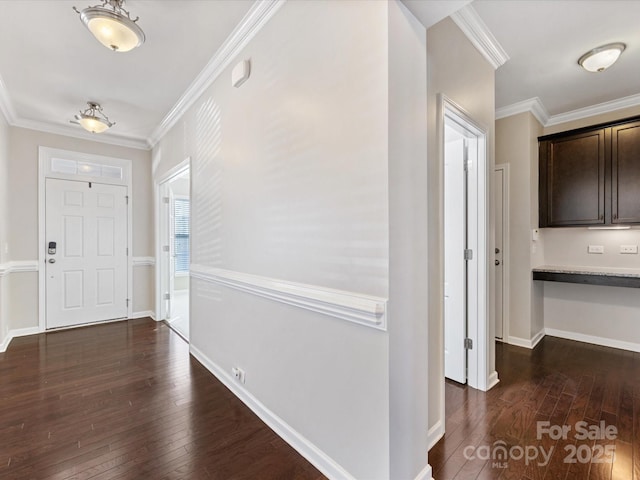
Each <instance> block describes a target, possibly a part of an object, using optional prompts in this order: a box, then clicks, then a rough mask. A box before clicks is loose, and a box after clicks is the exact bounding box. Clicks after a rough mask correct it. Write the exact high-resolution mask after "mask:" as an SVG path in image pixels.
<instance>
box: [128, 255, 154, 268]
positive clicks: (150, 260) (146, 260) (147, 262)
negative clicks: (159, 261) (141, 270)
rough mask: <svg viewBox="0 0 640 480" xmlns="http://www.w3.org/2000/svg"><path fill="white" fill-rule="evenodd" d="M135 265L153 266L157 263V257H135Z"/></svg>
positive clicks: (133, 260)
mask: <svg viewBox="0 0 640 480" xmlns="http://www.w3.org/2000/svg"><path fill="white" fill-rule="evenodd" d="M132 263H133V266H134V267H153V266H155V264H156V257H133V258H132Z"/></svg>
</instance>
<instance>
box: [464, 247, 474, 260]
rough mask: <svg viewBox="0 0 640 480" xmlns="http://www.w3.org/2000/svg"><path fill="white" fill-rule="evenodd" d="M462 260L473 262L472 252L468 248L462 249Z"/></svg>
mask: <svg viewBox="0 0 640 480" xmlns="http://www.w3.org/2000/svg"><path fill="white" fill-rule="evenodd" d="M464 259H465V260H473V250H471V249H470V248H465V249H464Z"/></svg>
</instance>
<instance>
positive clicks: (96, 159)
mask: <svg viewBox="0 0 640 480" xmlns="http://www.w3.org/2000/svg"><path fill="white" fill-rule="evenodd" d="M53 159H61V160H66V161H69V162H71V163H73V162H78V163H83V164H91V165H92V166H96V167H98V166H108V167H115V168H120V169H122V176H121V178H114V177H112V176H108V175H107V176H102V175H85V174H83V173H77V172H76V173H70V172H69V173H66V172H62V171H54V169H52V166H51V162H52V160H53ZM47 178H57V179H61V180H75V181H78V180H80V181H85V182H95V183H104V184H110V185H124V186H126V187H127V196H128V199H129V200H128V202H127V251H128V252H129V254H128V255H127V298H128V299H129V302H128V305H127V317H128V318H131V316H132V312H133V261H132V258H133V257H132V255H133V251H132V248H131V247H132V245H133V221H132V220H133V219H132V211H133V195H132V188H131V186H132V164H131V160H127V159H124V158H114V157H106V156H103V155H94V154H90V153H83V152H74V151H71V150H62V149H58V148H50V147H42V146H40V147H38V328H39V330H40V331H41V332H44V331H45V330H46V328H47V324H46V305H47V297H46V268H45V261H46V255H45V252H46V243H45V242H46V238H45V234H46V232H45V230H46V228H45V225H46V197H45V192H46V179H47Z"/></svg>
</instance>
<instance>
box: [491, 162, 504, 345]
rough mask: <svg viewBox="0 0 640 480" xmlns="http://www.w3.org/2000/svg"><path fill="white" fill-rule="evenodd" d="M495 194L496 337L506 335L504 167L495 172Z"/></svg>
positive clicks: (500, 337)
mask: <svg viewBox="0 0 640 480" xmlns="http://www.w3.org/2000/svg"><path fill="white" fill-rule="evenodd" d="M493 175H494V177H493V178H494V181H493V185H494V194H495V197H494V198H495V213H496V248H495V259H494V264H495V268H496V338H499V339H501V340H502V337H503V335H504V331H503V330H504V308H503V306H504V267H503V264H504V255H503V251H504V169H503V168H496V170H495V172H494V174H493Z"/></svg>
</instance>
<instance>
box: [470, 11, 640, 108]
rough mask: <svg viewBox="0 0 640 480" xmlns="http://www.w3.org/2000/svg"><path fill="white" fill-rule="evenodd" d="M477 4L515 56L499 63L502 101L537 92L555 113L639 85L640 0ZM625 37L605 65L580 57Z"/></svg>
mask: <svg viewBox="0 0 640 480" xmlns="http://www.w3.org/2000/svg"><path fill="white" fill-rule="evenodd" d="M472 7H473V8H474V9H475V11H476V12H477V13H478V14H479V16H480V17H481V18H482V20H483V21H484V23H485V24H486V25H487V27H489V30H490V31H491V33H493V35H494V36H495V38H496V39H497V40H498V42H499V43H500V45H501V46H502V47H503V48H504V50H505V51H506V53H507V54H508V55H509V57H510V59H509V60H508V61H507V62H506V63H505V64H504V65H502V66H501V67H500V68H498V69H497V70H496V108H502V107H505V106H508V105H512V104H514V103H517V102H521V101H523V100H527V99H530V98H533V97H538V98H540V100H541V102H542V104H543V105H544V107H545V108H546V109H547V111H548V113H549V115H558V114H562V113H567V112H570V111H573V110H577V109H580V108H585V107H589V106H592V105H595V104H600V103H604V102H610V101H612V100H616V99H619V98H622V97H627V96H630V95H636V94H639V93H640V28H639V23H638V22H639V21H640V1H638V0H626V1H616V0H589V1H576V0H568V1H567V0H553V1H540V0H531V1H527V0H518V1H507V0H476V1H474V2H473V3H472ZM612 42H623V43H626V44H627V49H626V50H625V52H624V53H623V54H622V56H621V57H620V59H619V60H618V62H617V63H616V64H614V65H613V66H612V67H611V68H609V69H608V70H605V71H604V72H602V73H589V72H586V71H585V70H583V69H582V68H581V67H580V66H579V65H578V63H577V62H578V58H580V56H581V55H582V54H583V53H585V52H587V51H589V50H591V49H592V48H595V47H598V46H601V45H604V44H607V43H612Z"/></svg>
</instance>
